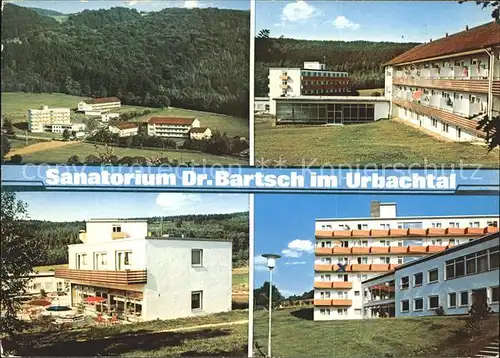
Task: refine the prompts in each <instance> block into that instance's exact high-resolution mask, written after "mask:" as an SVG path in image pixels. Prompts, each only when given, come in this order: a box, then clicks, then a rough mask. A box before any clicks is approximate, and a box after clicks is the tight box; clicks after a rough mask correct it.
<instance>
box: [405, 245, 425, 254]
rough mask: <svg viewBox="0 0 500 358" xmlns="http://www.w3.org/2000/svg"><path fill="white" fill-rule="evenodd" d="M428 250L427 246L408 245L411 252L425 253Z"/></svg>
mask: <svg viewBox="0 0 500 358" xmlns="http://www.w3.org/2000/svg"><path fill="white" fill-rule="evenodd" d="M426 252H427V248H426V247H425V246H417V245H410V246H408V253H409V254H425V253H426Z"/></svg>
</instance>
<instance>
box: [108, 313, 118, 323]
mask: <svg viewBox="0 0 500 358" xmlns="http://www.w3.org/2000/svg"><path fill="white" fill-rule="evenodd" d="M109 323H111V324H120V321H119V320H118V317H117V316H116V315H112V316H111V318H110V319H109Z"/></svg>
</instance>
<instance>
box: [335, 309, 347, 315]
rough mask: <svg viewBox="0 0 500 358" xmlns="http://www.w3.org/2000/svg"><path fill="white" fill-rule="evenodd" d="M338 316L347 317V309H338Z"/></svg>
mask: <svg viewBox="0 0 500 358" xmlns="http://www.w3.org/2000/svg"><path fill="white" fill-rule="evenodd" d="M337 314H338V315H339V316H345V315H347V308H338V309H337Z"/></svg>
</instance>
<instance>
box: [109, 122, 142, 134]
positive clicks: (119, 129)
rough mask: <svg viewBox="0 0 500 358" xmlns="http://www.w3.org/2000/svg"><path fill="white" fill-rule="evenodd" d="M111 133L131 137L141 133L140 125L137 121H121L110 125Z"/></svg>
mask: <svg viewBox="0 0 500 358" xmlns="http://www.w3.org/2000/svg"><path fill="white" fill-rule="evenodd" d="M108 129H109V131H110V132H111V133H115V134H118V136H119V137H131V136H134V135H137V134H138V133H139V125H137V124H135V123H121V124H116V125H114V126H109V128H108Z"/></svg>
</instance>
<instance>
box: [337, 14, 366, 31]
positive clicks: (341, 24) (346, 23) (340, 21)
mask: <svg viewBox="0 0 500 358" xmlns="http://www.w3.org/2000/svg"><path fill="white" fill-rule="evenodd" d="M333 26H335V27H336V28H337V29H339V30H343V29H351V30H357V29H359V27H360V25H359V24H356V23H354V22H352V21H351V20H349V19H348V18H347V17H345V16H337V17H336V18H335V20H333Z"/></svg>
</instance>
